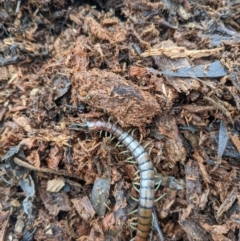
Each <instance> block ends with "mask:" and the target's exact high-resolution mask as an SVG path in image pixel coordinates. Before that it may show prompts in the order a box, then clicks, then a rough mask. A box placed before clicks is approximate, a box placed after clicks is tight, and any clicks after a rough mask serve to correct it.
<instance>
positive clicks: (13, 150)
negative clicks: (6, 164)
mask: <svg viewBox="0 0 240 241" xmlns="http://www.w3.org/2000/svg"><path fill="white" fill-rule="evenodd" d="M20 149H21V146H20V145H17V146H14V147H11V148H10V149H9V151H8V152H7V153H6V154H5V155H4V156H3V157H2V158H1V161H6V160H7V159H9V158H11V157H13V156H15V155H16V154H17V153H18V152H19V151H20Z"/></svg>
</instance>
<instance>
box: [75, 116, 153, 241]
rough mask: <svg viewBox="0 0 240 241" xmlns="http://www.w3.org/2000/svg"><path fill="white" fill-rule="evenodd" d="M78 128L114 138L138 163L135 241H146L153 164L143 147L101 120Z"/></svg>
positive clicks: (149, 227) (114, 126)
mask: <svg viewBox="0 0 240 241" xmlns="http://www.w3.org/2000/svg"><path fill="white" fill-rule="evenodd" d="M77 126H78V127H81V128H86V129H87V130H89V131H105V132H109V133H110V134H112V135H113V136H114V137H116V138H117V139H118V140H119V141H120V142H121V143H122V144H123V145H124V146H125V147H126V148H127V149H128V150H129V152H130V153H131V154H132V156H133V157H134V158H135V160H136V162H137V163H138V167H139V172H140V189H139V205H138V212H137V229H136V236H135V237H134V240H135V241H147V239H148V236H149V232H150V229H151V227H152V225H151V224H152V212H153V204H154V195H155V179H154V168H153V163H152V161H151V159H150V156H149V154H148V152H147V151H146V150H145V149H144V147H143V146H142V145H141V144H140V143H139V142H138V141H137V140H136V139H135V138H133V137H132V136H131V135H130V134H129V133H128V132H125V131H124V130H123V129H121V128H120V127H118V126H117V125H115V124H113V123H111V122H106V121H102V120H90V121H85V123H83V124H77Z"/></svg>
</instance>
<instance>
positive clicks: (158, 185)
mask: <svg viewBox="0 0 240 241" xmlns="http://www.w3.org/2000/svg"><path fill="white" fill-rule="evenodd" d="M161 183H162V180H160V181H159V182H157V183H156V185H157V187H156V188H155V192H156V191H157V190H158V188H159V187H160V185H161Z"/></svg>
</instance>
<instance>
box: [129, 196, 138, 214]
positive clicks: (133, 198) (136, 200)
mask: <svg viewBox="0 0 240 241" xmlns="http://www.w3.org/2000/svg"><path fill="white" fill-rule="evenodd" d="M130 197H131V198H132V200H134V201H135V202H139V200H138V199H136V198H135V197H133V195H132V194H130ZM137 211H138V210H136V212H137Z"/></svg>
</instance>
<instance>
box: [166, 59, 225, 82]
mask: <svg viewBox="0 0 240 241" xmlns="http://www.w3.org/2000/svg"><path fill="white" fill-rule="evenodd" d="M162 74H164V75H169V76H176V77H186V78H187V77H198V78H217V77H223V76H226V75H227V74H228V73H227V71H226V69H225V67H224V66H223V65H222V64H221V62H220V61H219V60H217V61H214V62H213V63H210V64H208V65H197V66H191V67H182V68H179V69H177V70H176V71H172V70H164V71H162Z"/></svg>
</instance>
